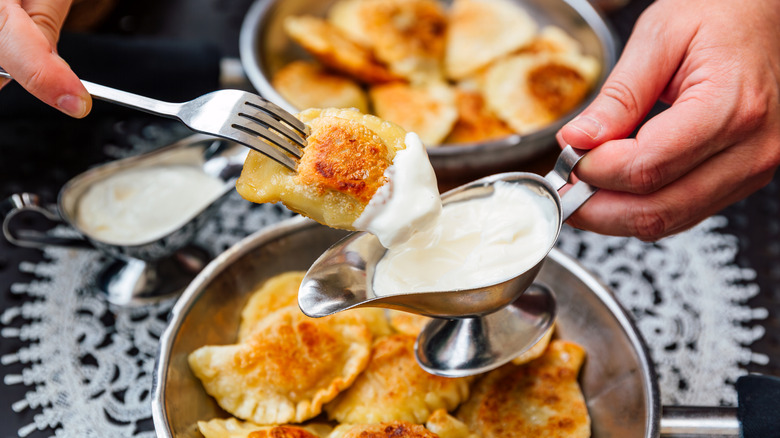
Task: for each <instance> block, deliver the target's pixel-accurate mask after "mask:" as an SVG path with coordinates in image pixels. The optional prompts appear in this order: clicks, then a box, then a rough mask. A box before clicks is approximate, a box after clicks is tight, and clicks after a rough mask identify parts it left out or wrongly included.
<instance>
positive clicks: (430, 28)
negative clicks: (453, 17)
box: [329, 0, 447, 83]
mask: <svg viewBox="0 0 780 438" xmlns="http://www.w3.org/2000/svg"><path fill="white" fill-rule="evenodd" d="M329 19H330V21H331V22H332V23H333V24H334V25H335V26H337V27H338V28H339V29H341V30H342V31H343V32H344V33H345V34H347V35H349V36H350V37H351V38H352V39H353V40H354V41H356V42H358V43H361V44H363V45H365V46H366V47H369V48H370V49H371V50H373V53H374V54H375V55H376V57H377V59H379V60H380V61H381V62H383V63H385V64H386V65H387V66H388V67H389V68H390V70H391V71H392V72H393V73H395V74H397V75H399V76H402V77H404V78H406V79H408V80H410V81H411V82H413V83H421V82H428V81H432V80H440V79H441V78H442V60H443V57H444V46H445V33H446V29H447V15H446V12H445V10H444V8H443V6H442V4H441V3H440V2H439V1H437V0H358V1H355V0H342V1H340V2H338V3H336V4H335V5H334V6H333V8H332V11H331V13H330V15H329Z"/></svg>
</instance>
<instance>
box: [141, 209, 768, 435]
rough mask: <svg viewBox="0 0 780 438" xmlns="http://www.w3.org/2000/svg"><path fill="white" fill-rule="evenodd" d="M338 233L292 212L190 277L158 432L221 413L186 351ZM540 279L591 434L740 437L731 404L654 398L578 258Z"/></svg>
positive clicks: (176, 321)
mask: <svg viewBox="0 0 780 438" xmlns="http://www.w3.org/2000/svg"><path fill="white" fill-rule="evenodd" d="M344 235H345V232H343V231H339V230H334V229H330V228H327V227H324V226H322V225H319V224H316V223H314V222H312V221H309V220H306V219H302V218H294V219H291V220H288V221H285V222H283V223H281V224H279V225H277V226H274V227H272V228H269V229H267V230H265V231H261V232H258V233H256V234H254V235H252V236H250V237H248V238H246V239H244V240H243V241H241V242H239V243H238V244H236V245H235V246H233V247H231V248H230V249H228V250H227V251H226V252H224V253H223V254H221V255H220V256H218V257H217V258H216V259H215V260H213V261H212V262H211V263H210V264H209V265H208V266H207V267H206V268H205V269H204V270H203V271H202V272H201V273H200V274H199V275H198V277H196V279H195V280H194V281H193V282H192V283H191V284H190V286H189V287H188V288H187V289H186V290H185V292H184V294H183V295H182V296H181V298H180V299H179V302H178V303H177V304H176V306H175V308H174V310H173V312H172V315H171V319H170V324H169V326H168V328H167V329H166V331H165V333H164V334H163V336H162V339H161V343H160V350H159V355H158V361H157V366H156V369H155V376H154V394H153V401H152V408H153V416H154V424H155V427H156V430H157V434H158V436H160V437H174V436H177V437H181V436H184V437H189V436H193V437H194V436H200V435H199V433H198V431H197V427H196V422H197V421H198V420H208V419H211V418H214V417H217V416H223V417H224V416H226V414H225V413H224V412H223V411H222V410H221V409H220V408H219V407H218V406H217V404H216V403H215V402H214V401H213V399H211V397H209V396H208V395H207V394H206V393H205V391H204V390H203V388H202V386H201V384H200V382H199V381H198V380H197V379H196V378H195V377H194V376H193V375H192V373H191V372H190V370H189V366H188V365H187V355H188V354H189V353H190V352H191V351H193V350H195V349H197V348H198V347H201V346H203V345H206V344H228V343H232V342H234V340H235V339H236V334H237V330H238V324H239V319H240V312H241V308H242V307H243V305H244V304H245V302H246V300H247V299H248V297H249V294H250V293H251V292H252V291H253V289H254V288H255V287H256V286H257V285H258V284H259V283H261V282H263V281H264V280H266V279H268V278H269V277H272V276H273V275H276V274H278V273H281V272H284V271H288V270H304V269H307V268H308V267H309V265H311V263H312V262H313V261H314V260H315V259H316V258H317V257H318V256H319V255H320V254H322V252H323V251H324V250H325V249H327V248H328V247H329V246H330V245H331V244H333V243H335V242H336V241H337V240H339V239H340V238H342V237H344ZM538 281H541V282H543V283H545V284H546V285H547V286H549V287H550V288H552V289H553V290H554V291H555V294H556V296H557V298H558V300H559V309H560V310H559V315H558V321H557V331H558V332H557V333H558V334H559V335H560V337H562V338H565V339H569V340H572V341H575V342H578V343H579V344H581V345H583V346H584V347H585V349H586V350H587V359H586V361H585V365H584V367H583V369H582V373H581V375H580V383H581V386H582V389H583V392H584V394H585V398H586V400H587V403H588V410H589V412H590V415H591V418H592V431H593V437H594V438H605V437H616V438H617V437H619V438H628V437H647V438H650V437H658V436H669V437H673V436H675V437H682V436H733V437H736V436H740V435H739V433H740V425H739V422H738V421H737V415H736V409H732V408H695V407H689V408H685V407H663V408H662V407H661V404H660V396H659V390H658V385H657V379H656V374H655V370H654V367H653V363H652V361H651V360H650V358H649V356H648V352H647V348H646V347H645V343H644V341H643V339H642V337H641V335H640V334H639V332H638V331H637V329H636V327H635V326H634V324H633V322H632V320H631V318H630V317H629V316H628V314H627V313H626V312H625V310H623V308H622V307H621V306H620V304H619V303H618V302H617V301H616V300H615V298H614V296H613V295H612V293H611V292H610V290H609V289H608V288H607V287H606V286H604V285H603V284H602V283H601V282H599V281H598V280H597V279H596V278H594V277H593V276H592V275H591V274H590V273H589V272H588V271H586V270H585V269H584V268H583V267H582V266H580V265H579V264H578V263H577V262H576V261H575V260H573V259H571V258H570V257H568V256H566V255H565V254H563V253H561V252H560V251H557V250H553V251H552V252H551V253H550V255H549V256H548V259H547V261H546V262H545V264H544V266H543V268H542V270H541V272H540V274H539V277H538ZM662 417H663V418H662ZM754 436H764V435H754Z"/></svg>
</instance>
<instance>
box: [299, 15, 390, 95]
mask: <svg viewBox="0 0 780 438" xmlns="http://www.w3.org/2000/svg"><path fill="white" fill-rule="evenodd" d="M284 28H285V31H286V32H287V34H288V35H289V36H290V37H291V38H292V39H293V40H295V41H296V42H297V43H298V44H300V45H301V46H302V47H303V48H304V49H306V51H308V52H309V53H311V54H312V55H313V56H314V57H316V58H317V59H318V60H319V61H320V62H322V63H323V64H325V65H327V66H329V67H331V68H333V69H334V70H338V71H341V72H344V73H346V74H348V75H351V76H352V77H354V78H355V79H357V80H359V81H362V82H366V83H371V84H375V83H383V82H389V81H393V80H396V79H398V76H396V75H394V74H393V73H391V72H390V71H389V70H388V69H387V68H386V67H385V66H384V65H382V64H380V63H379V62H377V61H376V59H374V56H373V54H372V53H371V51H370V50H368V49H366V48H364V47H362V46H360V45H358V44H356V43H355V42H353V41H352V40H350V39H349V38H347V37H346V36H345V35H344V34H343V33H342V32H341V31H340V30H339V29H338V28H336V27H335V26H333V25H332V24H330V23H328V22H327V21H325V20H323V19H321V18H317V17H313V16H299V17H293V16H290V17H287V18H286V19H285V20H284Z"/></svg>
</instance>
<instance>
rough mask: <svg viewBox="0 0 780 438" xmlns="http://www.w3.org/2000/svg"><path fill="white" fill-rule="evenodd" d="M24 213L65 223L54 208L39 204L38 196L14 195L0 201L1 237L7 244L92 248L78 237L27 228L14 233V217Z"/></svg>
mask: <svg viewBox="0 0 780 438" xmlns="http://www.w3.org/2000/svg"><path fill="white" fill-rule="evenodd" d="M25 211H31V212H35V213H38V214H40V215H42V216H43V217H45V218H46V219H47V220H49V221H51V222H56V223H61V224H65V221H63V220H62V218H61V217H60V215H59V214H57V213H56V210H55V209H54V208H47V207H46V206H44V205H43V204H42V203H41V201H40V198H39V197H38V195H35V194H32V193H15V194H13V195H11V196H9V197H8V198H6V199H4V200H2V201H0V218H1V219H2V220H3V235H4V236H5V238H6V239H7V240H8V242H9V243H12V244H14V245H16V246H21V247H25V248H44V247H47V246H64V247H68V248H76V249H89V248H94V247H93V246H92V244H90V243H89V242H88V241H87V240H86V239H83V238H80V237H61V236H53V235H50V234H46V233H43V232H41V231H37V230H32V229H27V228H20V229H19V230H17V231H14V230H13V229H12V227H11V223H12V222H13V219H14V217H16V216H17V215H18V214H19V213H22V212H25Z"/></svg>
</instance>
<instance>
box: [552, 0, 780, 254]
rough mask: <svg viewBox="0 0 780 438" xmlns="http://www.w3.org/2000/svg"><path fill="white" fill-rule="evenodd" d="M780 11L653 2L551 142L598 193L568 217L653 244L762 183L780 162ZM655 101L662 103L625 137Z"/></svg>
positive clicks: (731, 3) (767, 6) (769, 2)
mask: <svg viewBox="0 0 780 438" xmlns="http://www.w3.org/2000/svg"><path fill="white" fill-rule="evenodd" d="M779 81H780V2H777V1H774V0H755V1H744V0H717V1H715V0H686V1H679V0H658V1H656V2H655V3H654V4H653V5H651V6H650V7H649V8H648V9H647V10H646V11H645V12H644V13H643V14H642V16H641V17H640V18H639V20H638V22H637V24H636V27H635V28H634V30H633V33H632V35H631V37H630V38H629V41H628V42H627V44H626V47H625V50H624V52H623V54H622V55H621V58H620V60H619V61H618V63H617V65H616V66H615V68H614V70H613V71H612V73H611V74H610V76H609V78H608V79H607V81H606V83H605V85H604V86H603V88H602V89H601V91H600V93H599V95H598V96H597V97H596V99H595V100H594V101H593V103H592V104H591V105H589V106H588V108H586V109H585V111H583V112H582V114H580V115H579V116H578V117H577V118H575V120H573V121H571V122H569V123H568V124H567V125H566V126H564V127H563V128H562V129H561V131H560V132H559V133H558V136H557V138H558V142H559V143H560V144H561V145H562V146H564V145H566V144H570V145H572V146H574V147H576V148H582V149H592V150H591V151H590V152H589V153H588V154H587V155H586V156H585V157H584V158H583V159H582V160H581V161H580V163H579V164H578V166H577V167H576V169H575V173H576V174H577V176H578V177H579V178H580V179H582V180H584V181H586V182H588V183H591V184H593V185H595V186H597V187H600V188H602V190H600V191H599V192H598V193H596V195H594V197H593V198H592V199H591V200H590V201H588V202H587V203H586V204H585V205H584V206H583V207H582V208H581V209H580V210H579V211H578V212H577V213H576V214H575V215H573V216H572V218H571V219H570V223H571V225H573V226H575V227H578V228H584V229H588V230H592V231H595V232H598V233H602V234H610V235H624V236H637V237H639V238H640V239H643V240H655V239H659V238H661V237H664V236H668V235H670V234H674V233H677V232H680V231H683V230H685V229H687V228H690V227H692V226H693V225H695V224H697V223H698V222H700V221H701V220H703V219H705V218H707V217H708V216H710V215H712V214H715V213H717V212H718V211H720V210H721V209H723V208H724V207H726V206H728V205H729V204H731V203H734V202H736V201H738V200H740V199H742V198H744V197H746V196H747V195H749V194H750V193H753V192H754V191H756V190H758V189H759V188H761V187H763V186H765V185H766V184H768V183H769V182H770V181H771V179H772V177H773V174H774V172H775V169H776V168H777V166H778V164H780V91H778V90H779V88H780V85H779V83H780V82H779ZM658 99H660V100H661V101H662V102H665V103H669V104H671V106H670V107H669V108H668V109H666V110H665V111H663V112H661V113H660V114H658V115H656V116H655V117H652V118H651V119H650V120H649V121H647V123H645V124H644V125H643V126H641V127H640V128H639V130H638V131H637V134H636V138H626V137H627V136H629V135H631V133H632V132H633V131H634V129H635V128H636V127H637V126H638V125H639V124H640V123H641V121H642V120H643V119H644V118H645V116H646V115H647V113H648V112H649V111H650V110H651V109H652V107H653V105H654V104H655V102H656V101H657V100H658Z"/></svg>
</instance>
